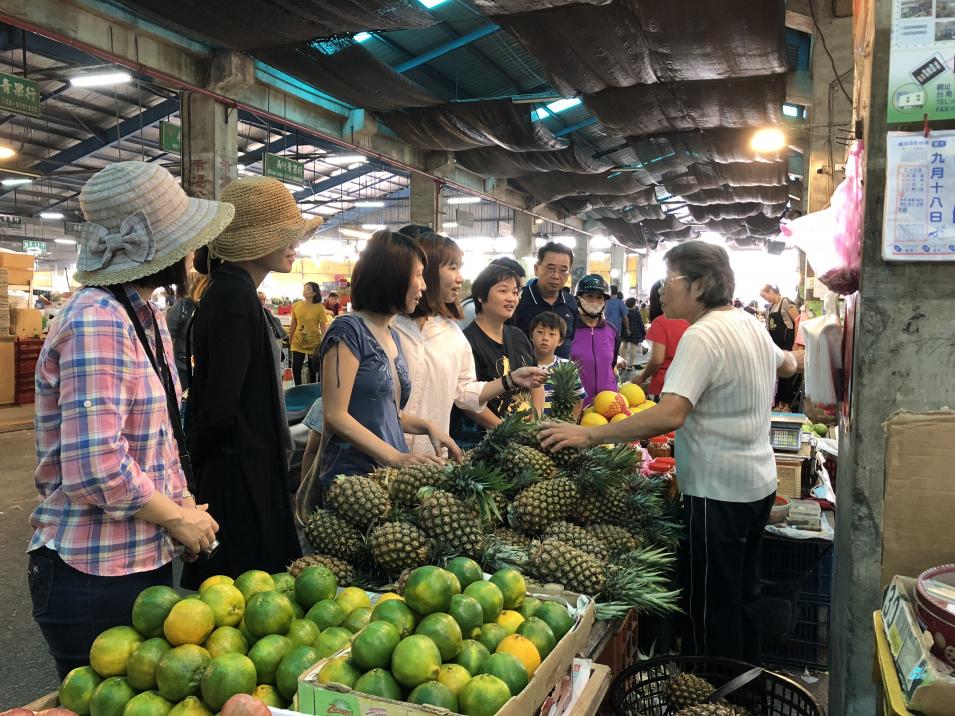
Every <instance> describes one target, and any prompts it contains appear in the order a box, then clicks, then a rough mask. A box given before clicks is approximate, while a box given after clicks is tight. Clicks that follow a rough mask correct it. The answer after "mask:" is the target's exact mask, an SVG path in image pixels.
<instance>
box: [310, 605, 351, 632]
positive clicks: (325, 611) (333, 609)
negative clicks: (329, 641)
mask: <svg viewBox="0 0 955 716" xmlns="http://www.w3.org/2000/svg"><path fill="white" fill-rule="evenodd" d="M305 618H306V619H308V620H309V621H313V622H315V625H316V626H317V627H318V628H319V629H321V630H322V631H324V630H325V629H328V628H329V627H336V626H341V625H342V623H343V622H344V621H345V611H344V610H343V609H342V607H341V605H340V604H339V603H338V602H336V601H335V600H334V599H323V600H321V601H320V602H315V604H313V605H312V607H311V608H310V609H309V610H308V613H307V614H306V615H305Z"/></svg>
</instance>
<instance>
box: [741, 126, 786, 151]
mask: <svg viewBox="0 0 955 716" xmlns="http://www.w3.org/2000/svg"><path fill="white" fill-rule="evenodd" d="M749 145H750V147H751V148H752V149H753V151H754V152H757V153H759V154H772V153H773V152H778V151H779V150H780V149H782V148H783V147H785V146H786V135H785V134H783V133H782V130H779V129H777V128H776V127H766V128H765V129H758V130H756V132H754V133H753V138H752V139H751V140H750V142H749Z"/></svg>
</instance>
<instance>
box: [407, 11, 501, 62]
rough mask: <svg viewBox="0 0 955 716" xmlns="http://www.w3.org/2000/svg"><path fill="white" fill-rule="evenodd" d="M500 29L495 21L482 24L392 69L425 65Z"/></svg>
mask: <svg viewBox="0 0 955 716" xmlns="http://www.w3.org/2000/svg"><path fill="white" fill-rule="evenodd" d="M500 29H501V26H500V25H495V24H494V23H488V24H487V25H481V27H479V28H477V29H475V30H471V32H468V33H465V34H463V35H458V36H457V37H455V38H454V39H452V40H449V41H448V42H445V43H443V44H441V45H438V46H437V47H435V48H433V49H431V50H428V51H427V52H425V53H424V54H421V55H418V56H417V57H412V58H411V59H410V60H407V61H405V62H402V63H401V64H399V65H395V66H394V67H393V68H392V69H393V70H394V71H395V72H398V73H400V74H404V73H405V72H407V71H408V70H412V69H414V68H415V67H420V66H421V65H425V64H427V63H429V62H431V60H436V59H438V58H439V57H443V56H444V55H446V54H448V53H449V52H454V51H455V50H457V49H458V48H459V47H464V46H465V45H470V44H471V43H472V42H474V41H475V40H480V39H481V38H482V37H487V36H488V35H491V34H493V33H495V32H497V31H498V30H500ZM451 32H452V33H453V34H457V33H455V32H454V31H453V30H452V31H451Z"/></svg>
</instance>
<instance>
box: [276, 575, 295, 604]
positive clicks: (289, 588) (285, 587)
mask: <svg viewBox="0 0 955 716" xmlns="http://www.w3.org/2000/svg"><path fill="white" fill-rule="evenodd" d="M272 581H273V582H275V591H276V592H280V593H282V594H284V595H285V596H286V597H288V598H289V599H293V600H294V599H295V577H293V576H292V575H291V574H289V573H288V572H276V573H275V574H273V575H272Z"/></svg>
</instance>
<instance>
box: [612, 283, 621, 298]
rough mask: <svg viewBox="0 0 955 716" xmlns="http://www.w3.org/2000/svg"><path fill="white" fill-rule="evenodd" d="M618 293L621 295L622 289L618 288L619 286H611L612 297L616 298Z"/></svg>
mask: <svg viewBox="0 0 955 716" xmlns="http://www.w3.org/2000/svg"><path fill="white" fill-rule="evenodd" d="M618 293H620V288H619V287H618V286H617V284H615V283H612V284H610V295H611V296H614V297H616V295H617V294H618Z"/></svg>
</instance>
